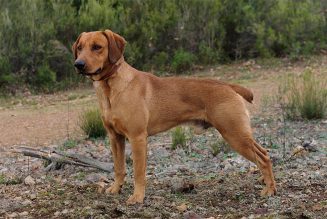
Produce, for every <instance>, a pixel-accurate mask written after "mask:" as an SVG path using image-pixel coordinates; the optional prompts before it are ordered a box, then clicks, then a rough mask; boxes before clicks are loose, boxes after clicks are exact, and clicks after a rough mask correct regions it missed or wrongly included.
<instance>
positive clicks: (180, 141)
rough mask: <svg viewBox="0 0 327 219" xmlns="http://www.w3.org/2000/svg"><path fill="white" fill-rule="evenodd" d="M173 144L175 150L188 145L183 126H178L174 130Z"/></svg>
mask: <svg viewBox="0 0 327 219" xmlns="http://www.w3.org/2000/svg"><path fill="white" fill-rule="evenodd" d="M171 136H172V145H171V148H172V149H173V150H175V149H176V148H177V147H182V148H185V147H186V133H185V131H184V130H183V128H182V127H180V126H179V127H176V128H175V129H174V130H173V131H172V135H171Z"/></svg>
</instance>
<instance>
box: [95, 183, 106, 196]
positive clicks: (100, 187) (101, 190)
mask: <svg viewBox="0 0 327 219" xmlns="http://www.w3.org/2000/svg"><path fill="white" fill-rule="evenodd" d="M96 185H97V187H98V190H97V191H98V193H104V191H105V188H106V183H105V182H98V183H97V184H96Z"/></svg>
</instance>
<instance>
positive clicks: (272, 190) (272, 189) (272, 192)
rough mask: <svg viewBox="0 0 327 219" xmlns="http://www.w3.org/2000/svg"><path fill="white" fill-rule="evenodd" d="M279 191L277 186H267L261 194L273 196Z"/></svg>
mask: <svg viewBox="0 0 327 219" xmlns="http://www.w3.org/2000/svg"><path fill="white" fill-rule="evenodd" d="M276 192H277V190H276V188H275V187H265V188H264V189H263V190H262V191H261V196H273V195H275V194H276Z"/></svg>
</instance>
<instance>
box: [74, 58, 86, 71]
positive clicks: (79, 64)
mask: <svg viewBox="0 0 327 219" xmlns="http://www.w3.org/2000/svg"><path fill="white" fill-rule="evenodd" d="M74 66H75V67H76V68H77V69H78V70H83V69H84V68H85V62H84V61H83V60H76V61H75V63H74Z"/></svg>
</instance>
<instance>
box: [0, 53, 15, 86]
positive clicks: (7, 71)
mask: <svg viewBox="0 0 327 219" xmlns="http://www.w3.org/2000/svg"><path fill="white" fill-rule="evenodd" d="M13 82H14V76H13V74H11V68H10V62H9V60H8V58H7V57H0V85H6V84H10V83H13Z"/></svg>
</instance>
